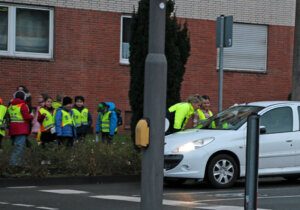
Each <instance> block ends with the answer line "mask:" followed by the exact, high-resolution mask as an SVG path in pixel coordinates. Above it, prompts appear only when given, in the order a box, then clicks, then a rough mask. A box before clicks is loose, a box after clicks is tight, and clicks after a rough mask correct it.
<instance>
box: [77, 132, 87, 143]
mask: <svg viewBox="0 0 300 210" xmlns="http://www.w3.org/2000/svg"><path fill="white" fill-rule="evenodd" d="M85 136H86V133H77V140H78V141H82V142H84V141H85Z"/></svg>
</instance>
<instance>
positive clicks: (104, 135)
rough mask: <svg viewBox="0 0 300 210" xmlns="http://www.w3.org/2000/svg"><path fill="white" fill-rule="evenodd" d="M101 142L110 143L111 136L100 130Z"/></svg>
mask: <svg viewBox="0 0 300 210" xmlns="http://www.w3.org/2000/svg"><path fill="white" fill-rule="evenodd" d="M102 143H107V144H111V143H112V137H110V135H109V133H103V132H102Z"/></svg>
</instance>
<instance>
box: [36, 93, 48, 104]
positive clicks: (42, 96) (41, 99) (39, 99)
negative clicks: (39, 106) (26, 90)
mask: <svg viewBox="0 0 300 210" xmlns="http://www.w3.org/2000/svg"><path fill="white" fill-rule="evenodd" d="M46 98H48V94H46V93H41V94H40V95H39V96H38V103H43V102H45V101H46Z"/></svg>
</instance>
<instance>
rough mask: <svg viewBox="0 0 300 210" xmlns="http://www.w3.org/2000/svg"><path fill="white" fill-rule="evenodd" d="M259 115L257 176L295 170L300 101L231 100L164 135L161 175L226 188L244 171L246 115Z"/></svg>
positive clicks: (299, 167) (299, 162) (290, 174)
mask: <svg viewBox="0 0 300 210" xmlns="http://www.w3.org/2000/svg"><path fill="white" fill-rule="evenodd" d="M252 112H254V113H257V114H259V115H260V126H261V127H263V128H264V129H263V130H264V132H263V133H260V137H259V142H260V143H259V170H258V173H259V175H260V176H262V175H264V176H269V175H272V176H274V175H280V176H284V177H286V178H287V179H292V178H297V177H298V174H300V131H299V130H300V123H299V118H300V102H293V101H264V102H252V103H248V104H241V105H235V106H232V107H230V108H229V109H227V110H225V111H223V112H220V113H218V114H216V115H215V116H213V117H211V118H209V119H207V120H205V121H203V122H200V124H199V125H198V127H196V129H189V130H186V131H181V132H178V133H174V134H171V135H168V136H166V137H165V154H164V158H165V164H164V176H165V180H166V181H178V182H180V181H183V180H185V179H197V180H200V181H201V180H207V181H208V182H209V183H210V184H211V185H213V186H214V187H217V188H227V187H231V186H232V185H234V183H235V182H236V180H237V179H238V178H240V177H244V176H245V173H246V172H245V171H246V169H245V166H246V138H247V117H248V116H249V115H250V114H251V113H252Z"/></svg>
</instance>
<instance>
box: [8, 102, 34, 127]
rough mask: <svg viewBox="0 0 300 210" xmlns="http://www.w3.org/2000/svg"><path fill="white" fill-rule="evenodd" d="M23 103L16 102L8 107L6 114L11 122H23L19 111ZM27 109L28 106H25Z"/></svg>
mask: <svg viewBox="0 0 300 210" xmlns="http://www.w3.org/2000/svg"><path fill="white" fill-rule="evenodd" d="M23 104H25V103H21V104H17V105H10V106H9V107H8V114H9V117H10V122H13V123H23V122H24V119H23V116H22V113H21V106H22V105H23ZM26 106H27V105H26ZM27 109H28V106H27ZM28 110H29V109H28Z"/></svg>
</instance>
